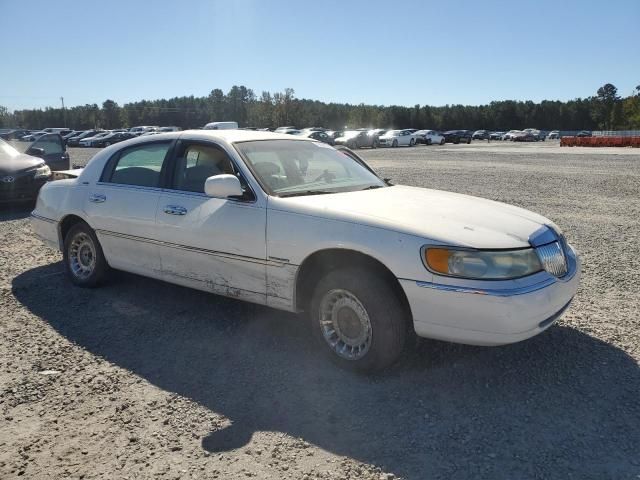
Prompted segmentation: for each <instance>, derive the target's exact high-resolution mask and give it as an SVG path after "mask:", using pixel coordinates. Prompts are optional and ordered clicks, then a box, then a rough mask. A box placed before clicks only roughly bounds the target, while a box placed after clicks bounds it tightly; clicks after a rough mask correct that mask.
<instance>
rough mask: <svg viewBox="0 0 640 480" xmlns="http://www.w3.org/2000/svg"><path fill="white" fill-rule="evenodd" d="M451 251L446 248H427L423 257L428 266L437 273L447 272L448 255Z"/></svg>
mask: <svg viewBox="0 0 640 480" xmlns="http://www.w3.org/2000/svg"><path fill="white" fill-rule="evenodd" d="M450 256H451V251H450V250H447V249H446V248H428V249H427V250H426V253H425V257H426V258H425V259H426V261H427V265H429V268H430V269H431V270H433V271H435V272H438V273H444V274H448V273H449V257H450Z"/></svg>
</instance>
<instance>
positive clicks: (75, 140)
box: [67, 128, 104, 147]
mask: <svg viewBox="0 0 640 480" xmlns="http://www.w3.org/2000/svg"><path fill="white" fill-rule="evenodd" d="M101 132H104V130H98V129H95V128H94V129H90V130H85V131H84V132H82V133H80V134H79V135H74V136H73V137H70V138H68V139H67V145H68V146H69V147H77V146H78V145H80V140H84V139H85V138H89V137H93V136H95V135H97V134H98V133H101Z"/></svg>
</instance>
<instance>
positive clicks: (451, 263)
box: [423, 247, 542, 280]
mask: <svg viewBox="0 0 640 480" xmlns="http://www.w3.org/2000/svg"><path fill="white" fill-rule="evenodd" d="M423 260H424V263H425V265H426V267H427V269H429V270H430V271H431V272H433V273H437V274H438V275H446V276H450V277H459V278H469V279H477V280H507V279H512V278H519V277H524V276H526V275H531V274H532V273H536V272H539V271H540V270H542V265H541V264H540V260H539V259H538V256H537V255H536V252H535V250H534V249H533V248H526V249H522V250H497V251H487V250H464V249H456V248H446V247H427V248H424V249H423Z"/></svg>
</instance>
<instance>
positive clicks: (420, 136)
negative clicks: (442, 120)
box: [414, 130, 444, 145]
mask: <svg viewBox="0 0 640 480" xmlns="http://www.w3.org/2000/svg"><path fill="white" fill-rule="evenodd" d="M414 135H415V137H416V143H422V144H424V145H444V137H443V136H442V135H441V134H440V133H438V132H436V131H435V130H418V131H417V132H416V133H414Z"/></svg>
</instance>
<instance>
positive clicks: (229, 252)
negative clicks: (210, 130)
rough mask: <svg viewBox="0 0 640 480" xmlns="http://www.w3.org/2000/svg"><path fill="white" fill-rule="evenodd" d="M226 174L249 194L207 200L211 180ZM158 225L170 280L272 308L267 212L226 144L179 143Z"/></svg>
mask: <svg viewBox="0 0 640 480" xmlns="http://www.w3.org/2000/svg"><path fill="white" fill-rule="evenodd" d="M220 174H231V175H236V176H237V177H238V178H239V179H240V180H241V184H242V185H243V189H244V190H245V195H244V196H243V197H242V198H212V197H209V196H207V195H205V193H204V184H205V180H206V179H207V178H208V177H211V176H214V175H220ZM156 222H157V226H158V240H159V243H158V245H159V249H160V258H161V264H162V272H163V276H164V278H165V280H167V281H170V282H174V283H178V284H182V285H186V286H191V287H194V288H199V289H201V290H206V291H210V292H213V293H216V294H220V295H225V296H230V297H236V298H241V299H243V300H249V301H252V302H256V303H266V242H265V229H266V208H265V205H260V204H258V203H257V202H256V196H255V195H254V194H253V192H252V190H251V189H250V187H249V186H248V184H247V182H246V181H245V179H244V178H243V176H242V174H241V173H240V170H239V169H238V168H237V165H236V164H235V163H234V160H232V158H231V155H229V153H228V151H227V150H225V148H224V147H223V146H222V145H219V144H217V143H215V142H211V141H202V140H197V141H196V140H181V141H180V142H178V145H177V146H176V149H175V155H174V160H173V161H172V175H171V180H170V184H169V186H168V188H166V189H165V190H164V191H163V192H162V194H161V196H160V201H159V203H158V207H157V213H156Z"/></svg>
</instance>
